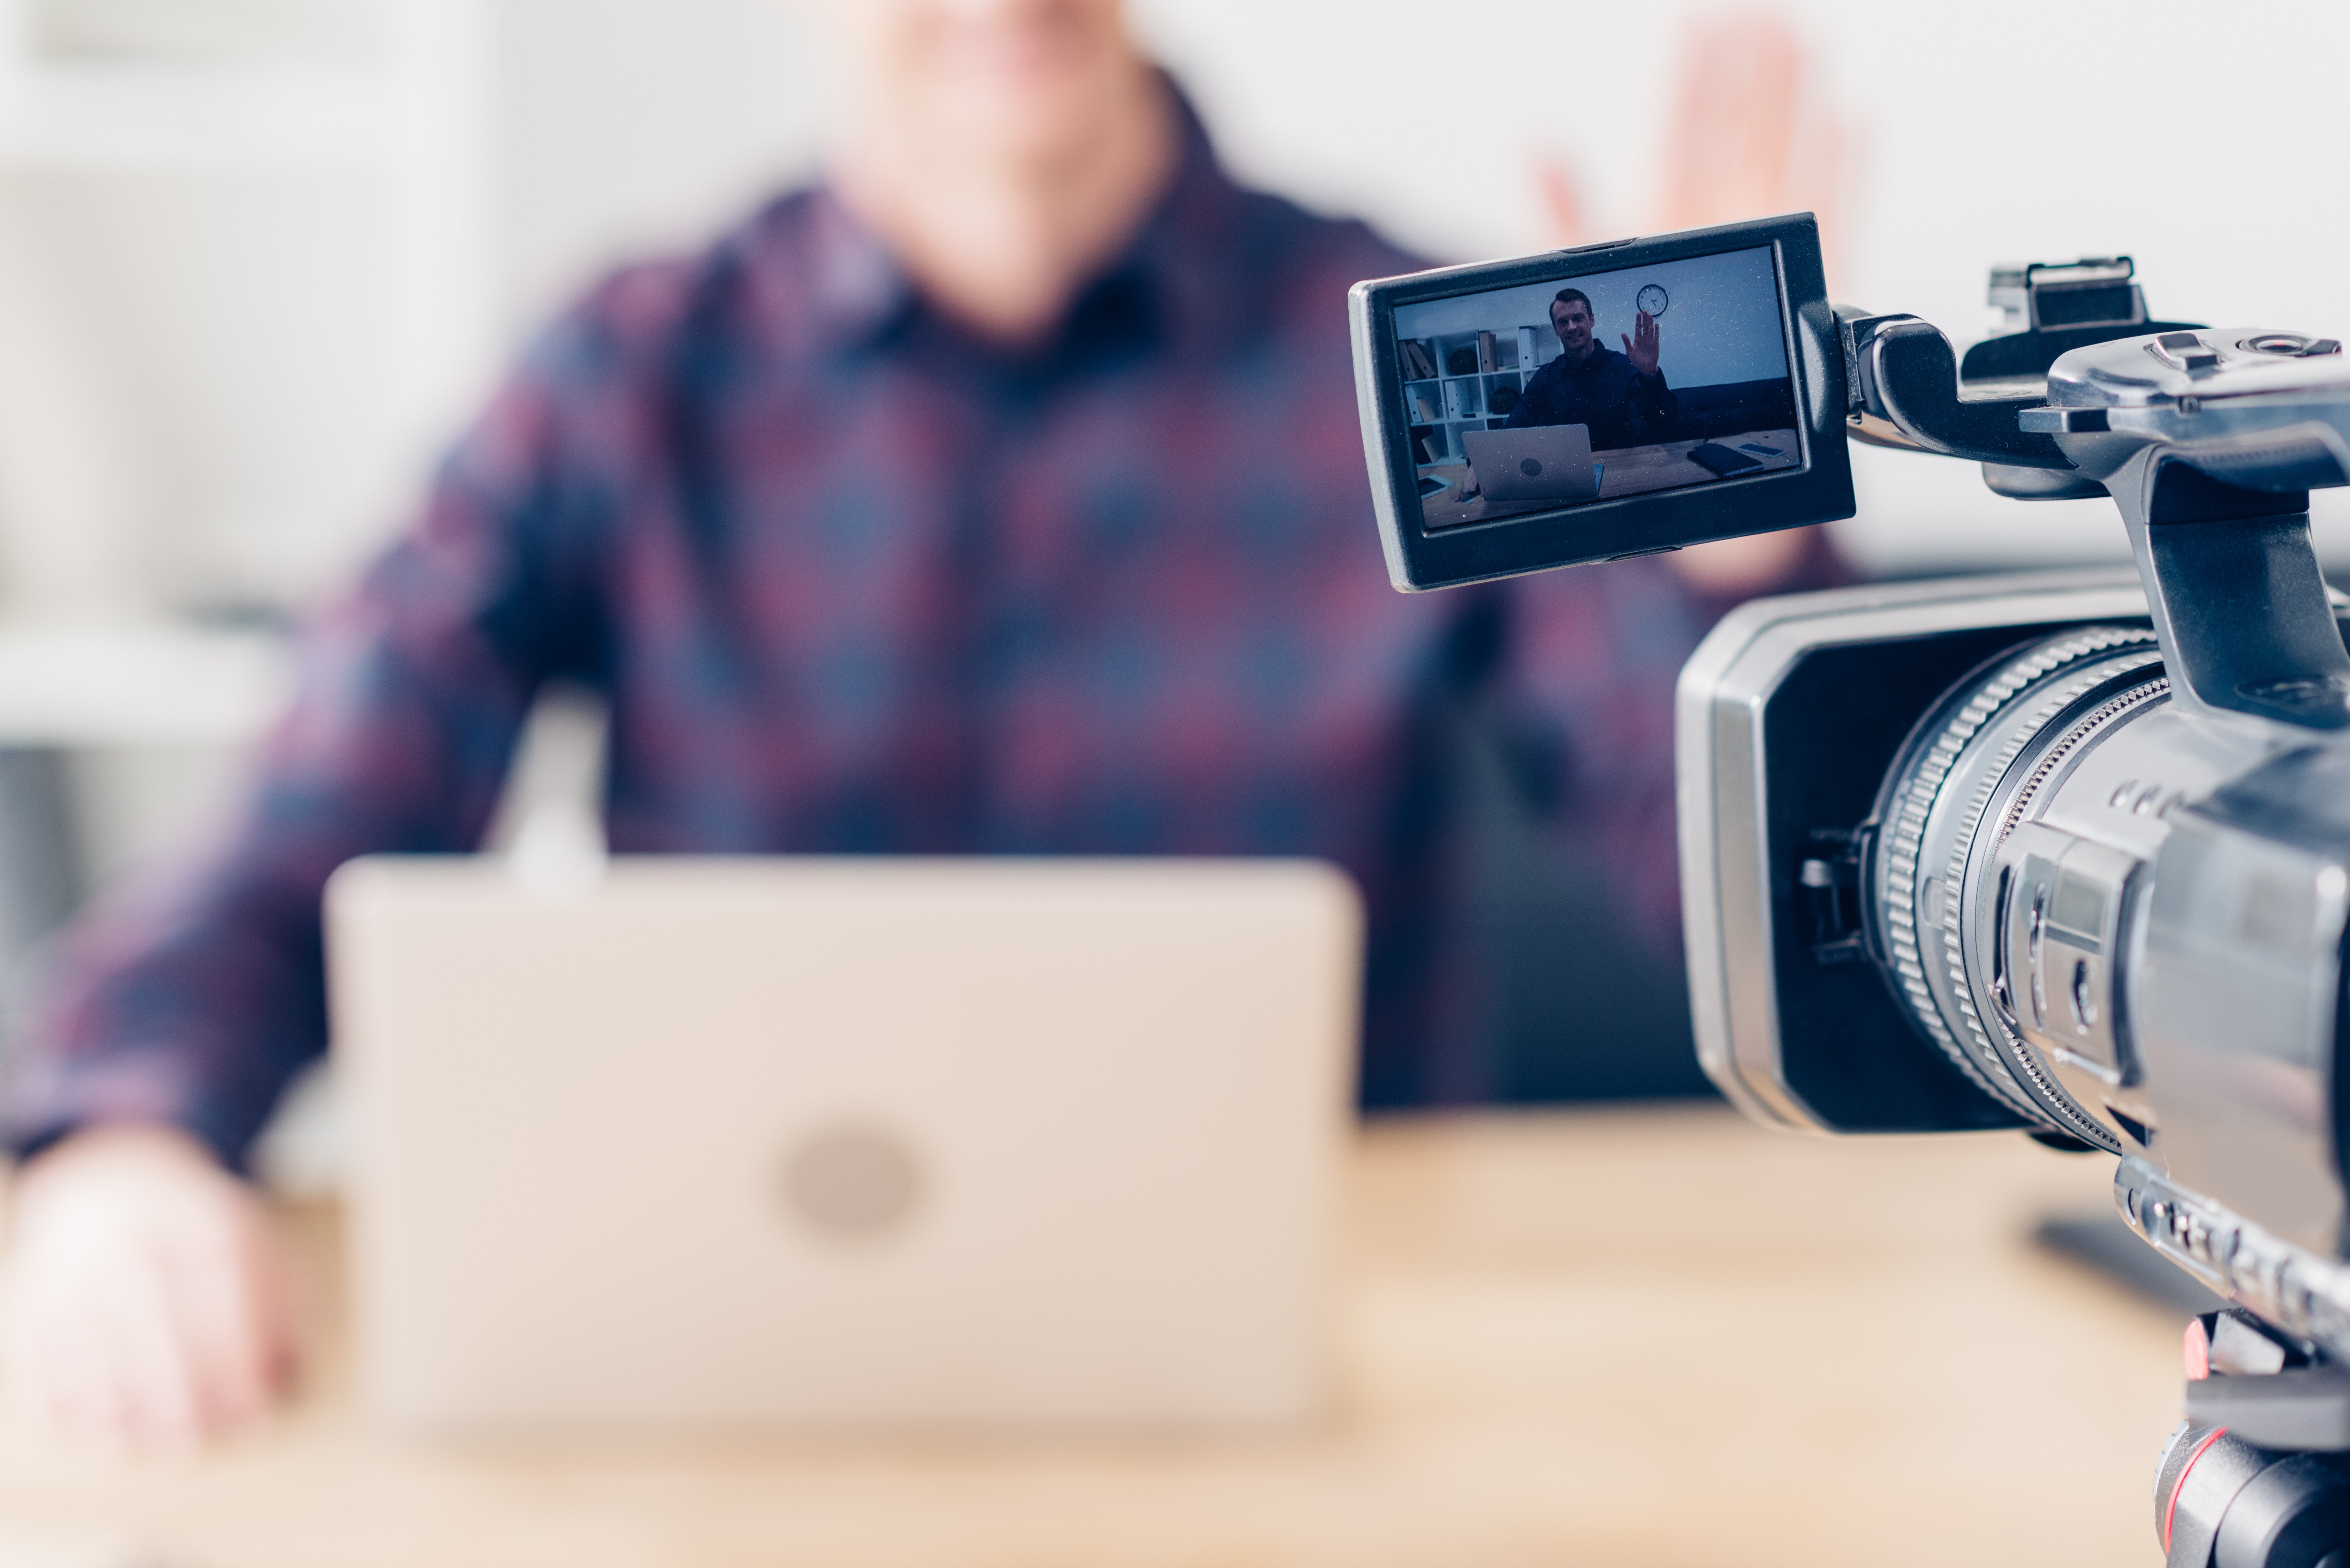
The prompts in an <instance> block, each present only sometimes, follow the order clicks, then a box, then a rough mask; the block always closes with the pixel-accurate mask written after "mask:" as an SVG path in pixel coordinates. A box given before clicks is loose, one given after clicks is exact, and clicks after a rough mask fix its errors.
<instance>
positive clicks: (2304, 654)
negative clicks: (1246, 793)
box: [1351, 215, 2350, 1568]
mask: <svg viewBox="0 0 2350 1568" xmlns="http://www.w3.org/2000/svg"><path fill="white" fill-rule="evenodd" d="M1991 283H1992V288H1991V296H1992V302H1993V303H1994V304H1995V305H1999V306H2002V309H2003V310H2004V312H2005V313H2006V317H2007V324H2008V326H2009V327H2011V328H2012V329H2011V330H2009V331H2007V332H2004V333H2002V334H1999V335H1996V336H1993V337H1990V338H1988V339H1986V340H1984V341H1983V342H1981V343H1978V344H1976V345H1975V346H1973V348H1970V350H1969V351H1968V353H1967V354H1966V355H1965V357H1964V358H1963V359H1961V358H1960V356H1959V355H1958V354H1957V353H1956V351H1955V350H1954V349H1953V348H1952V347H1951V345H1950V341H1949V339H1948V338H1947V337H1944V336H1943V335H1942V333H1941V332H1940V331H1939V330H1938V329H1937V328H1935V327H1932V326H1931V325H1929V323H1926V322H1924V321H1921V320H1918V318H1916V317H1907V316H1887V315H1878V314H1875V313H1872V312H1867V311H1863V310H1859V309H1856V308H1852V307H1836V306H1830V305H1829V303H1828V301H1827V298H1826V295H1825V286H1824V284H1823V281H1822V275H1821V268H1820V262H1819V252H1818V242H1817V234H1816V230H1815V228H1814V224H1813V223H1812V221H1811V219H1810V218H1809V217H1808V216H1807V215H1797V216H1794V217H1790V218H1781V219H1771V220H1764V221H1762V222H1758V223H1744V224H1734V225H1729V226H1727V227H1723V228H1720V229H1711V230H1703V231H1698V232H1695V233H1692V234H1678V235H1670V236H1666V237H1664V238H1662V239H1659V240H1636V241H1629V242H1624V243H1622V244H1616V245H1610V246H1601V247H1588V248H1586V249H1582V250H1577V251H1568V252H1559V253H1554V254H1550V255H1547V256H1540V257H1531V258H1525V259H1523V260H1520V261H1513V262H1507V263H1499V264H1492V265H1488V266H1481V267H1467V268H1451V269H1445V270H1443V271H1440V272H1438V273H1430V274H1421V275H1415V276H1413V277H1410V278H1404V279H1389V280H1378V281H1374V282H1371V283H1367V284H1363V285H1358V286H1357V287H1356V289H1355V291H1354V293H1353V296H1352V300H1351V304H1352V307H1353V320H1354V328H1355V338H1354V342H1355V352H1356V358H1357V385H1358V389H1359V392H1360V396H1361V402H1362V411H1363V421H1364V432H1365V442H1366V449H1367V455H1368V458H1369V462H1370V470H1371V478H1372V484H1373V490H1374V493H1375V496H1376V498H1377V501H1378V514H1379V522H1380V528H1381V534H1382V540H1383V543H1384V545H1385V547H1386V551H1387V556H1388V565H1389V569H1390V575H1391V576H1393V578H1394V579H1395V581H1396V583H1397V586H1398V587H1401V588H1405V589H1407V590H1419V589H1425V588H1432V587H1446V586H1450V585H1451V584H1453V583H1459V582H1470V581H1476V580H1481V579H1483V578H1488V577H1493V576H1507V575H1512V574H1514V573H1517V572H1523V571H1530V570H1536V569H1541V568H1544V567H1547V566H1568V565H1575V564H1579V563H1583V562H1588V561H1594V560H1604V559H1614V558H1620V557H1621V556H1627V555H1634V554H1642V553H1647V552H1649V551H1653V550H1661V549H1672V548H1678V547H1679V546H1681V545H1687V544H1693V543H1698V542H1701V541H1704V540H1709V539H1716V538H1723V537H1729V536H1732V535H1741V534H1748V533H1754V532H1761V531H1765V530H1769V529H1775V528H1781V527H1789V526H1796V525H1800V524H1810V523H1815V522H1824V521H1827V520H1830V519H1833V518H1835V517H1841V516H1846V515H1849V514H1851V512H1852V510H1853V501H1852V488H1851V478H1850V468H1849V463H1848V461H1847V452H1846V443H1847V442H1849V441H1867V442H1871V443H1875V444H1881V445H1888V446H1898V447H1903V448H1907V449H1909V450H1912V451H1916V452H1922V453H1929V454H1934V455H1940V456H1945V457H1954V458H1959V459H1961V460H1965V461H1970V462H1977V463H1979V464H1981V466H1982V474H1983V478H1984V480H1985V481H1986V482H1987V483H1989V484H1990V485H1991V488H1992V489H1993V490H1995V491H1997V492H1999V493H2002V494H2004V495H2009V496H2012V497H2014V498H2016V499H2018V500H2019V501H2026V502H2028V501H2031V500H2034V499H2052V498H2066V497H2087V496H2097V495H2106V496H2110V497H2111V498H2112V499H2113V500H2114V501H2115V502H2116V504H2117V507H2118V510H2119V513H2120V516H2121V522H2122V524H2123V526H2124V528H2125V530H2126V533H2127V535H2128V537H2129V541H2130V545H2131V548H2132V553H2133V556H2134V559H2135V565H2136V569H2135V570H2134V571H2130V570H2123V571H2106V572H2080V573H2062V574H2037V575H2028V576H2026V575H2011V576H1993V577H1976V578H1967V579H1947V580H1941V581H1934V582H1923V583H1908V584H1898V585H1879V586H1868V587H1853V588H1847V589H1841V590H1836V591H1832V592H1825V593H1815V594H1806V595H1798V596H1791V597H1780V598H1774V599H1765V600H1760V601H1757V602H1755V603H1752V604H1750V605H1747V606H1745V607H1742V608H1741V609H1739V610H1737V611H1734V612H1733V613H1731V615H1730V616H1729V617H1728V618H1725V619H1724V620H1723V621H1722V622H1721V625H1720V626H1719V627H1717V628H1715V630H1714V631H1713V632H1712V634H1711V636H1710V637H1708V638H1707V639H1706V640H1705V642H1704V643H1703V644H1702V645H1701V646H1700V649H1698V651H1697V653H1696V654H1695V656H1694V657H1693V658H1692V659H1690V663H1689V665H1688V667H1687V669H1686V670H1684V672H1683V674H1682V676H1681V680H1680V687H1679V700H1678V701H1679V711H1678V714H1677V724H1678V753H1679V833H1680V850H1681V877H1682V890H1683V904H1684V918H1685V920H1686V926H1687V938H1688V952H1689V965H1690V990H1691V998H1692V1005H1693V1009H1694V1013H1695V1028H1696V1035H1697V1039H1698V1042H1699V1050H1700V1055H1701V1057H1702V1058H1703V1062H1704V1065H1705V1068H1706V1070H1707V1072H1708V1074H1709V1075H1711V1078H1712V1079H1713V1081H1714V1082H1715V1083H1716V1084H1717V1085H1720V1087H1721V1090H1722V1092H1723V1093H1724V1094H1725V1095H1726V1096H1729V1097H1730V1099H1731V1101H1732V1102H1733V1103H1735V1104H1736V1105H1737V1106H1739V1107H1740V1108H1741V1109H1742V1111H1744V1112H1745V1113H1746V1114H1747V1115H1748V1116H1752V1117H1753V1118H1755V1119H1757V1120H1759V1121H1763V1122H1765V1123H1768V1124H1770V1125H1773V1126H1775V1127H1785V1128H1791V1129H1797V1130H1803V1131H1809V1132H1814V1133H1828V1134H1841V1133H1856V1134H1857V1133H1922V1132H1939V1131H1961V1130H1981V1129H1991V1128H2002V1127H2006V1128H2013V1129H2017V1130H2019V1131H2021V1132H2023V1133H2026V1134H2028V1135H2030V1136H2032V1137H2037V1138H2039V1139H2040V1140H2042V1141H2043V1142H2045V1143H2048V1144H2051V1145H2054V1146H2055V1147H2060V1148H2066V1149H2072V1150H2077V1151H2102V1152H2105V1153H2106V1154H2110V1155H2113V1156H2116V1157H2118V1159H2119V1164H2118V1167H2117V1172H2116V1187H2115V1193H2116V1204H2117V1207H2118V1208H2119V1210H2120V1211H2121V1214H2122V1217H2123V1219H2124V1220H2126V1222H2127V1223H2128V1225H2129V1226H2130V1227H2131V1229H2133V1230H2134V1231H2137V1234H2138V1235H2139V1236H2141V1237H2142V1238H2144V1239H2145V1240H2146V1241H2147V1242H2149V1243H2150V1244H2151V1245H2153V1246H2154V1247H2155V1248H2156V1249H2157V1250H2158V1251H2159V1252H2160V1253H2161V1254H2162V1255H2163V1256H2164V1257H2166V1258H2168V1259H2169V1260H2170V1261H2171V1262H2175V1263H2177V1264H2178V1265H2179V1266H2180V1267H2181V1268H2184V1269H2186V1270H2187V1271H2188V1272H2190V1273H2192V1274H2194V1275H2195V1276H2196V1277H2197V1278H2198V1279H2199V1280H2201V1281H2202V1282H2204V1283H2205V1284H2207V1285H2208V1286H2210V1288H2211V1289H2212V1290H2213V1291H2215V1292H2217V1293H2219V1294H2220V1295H2221V1296H2222V1297H2224V1298H2226V1299H2227V1300H2228V1301H2229V1302H2230V1303H2233V1307H2232V1308H2231V1310H2230V1312H2229V1313H2227V1314H2215V1315H2214V1316H2212V1317H2211V1318H2209V1319H2204V1320H2199V1321H2198V1323H2197V1324H2194V1325H2192V1326H2191V1327H2190V1330H2189V1355H2190V1362H2192V1361H2193V1360H2194V1356H2195V1353H2196V1347H2197V1346H2198V1345H2199V1346H2200V1348H2201V1356H2202V1359H2201V1362H2200V1364H2199V1365H2200V1368H2201V1370H2202V1371H2203V1372H2204V1373H2205V1374H2206V1375H2205V1376H2200V1377H2198V1378H2195V1379H2193V1380H2191V1381H2190V1382H2189V1386H2188V1412H2187V1413H2188V1420H2187V1421H2186V1422H2185V1423H2184V1424H2182V1426H2181V1428H2179V1430H2178V1432H2177V1433H2175V1434H2174V1435H2173V1438H2172V1441H2171V1444H2170V1447H2169V1449H2168V1451H2167V1453H2166V1455H2165V1458H2164V1462H2163V1466H2162V1471H2161V1474H2160V1475H2159V1476H2158V1487H2157V1493H2158V1495H2157V1499H2156V1503H2157V1510H2156V1511H2157V1526H2158V1534H2159V1536H2160V1539H2161V1541H2162V1544H2163V1547H2164V1550H2165V1552H2166V1555H2167V1560H2168V1563H2171V1564H2173V1565H2179V1564H2196V1565H2201V1564H2207V1563H2217V1564H2219V1565H2220V1568H2237V1565H2239V1564H2287V1563H2291V1564H2299V1565H2304V1568H2318V1565H2320V1564H2324V1565H2326V1568H2342V1564H2344V1563H2350V1371H2346V1370H2345V1364H2350V1261H2345V1260H2350V1202H2345V1131H2350V1084H2345V1076H2344V1075H2343V1074H2342V1073H2341V1072H2340V1071H2338V1070H2337V1063H2340V1062H2342V1061H2343V1060H2344V1052H2343V1044H2344V1041H2343V1033H2344V1031H2345V1027H2350V1008H2345V995H2344V984H2345V966H2344V944H2345V929H2350V651H2345V633H2344V628H2343V624H2342V622H2343V618H2344V617H2345V615H2350V603H2346V602H2345V600H2343V599H2342V598H2341V597H2339V596H2336V595H2335V594H2334V593H2333V592H2332V591H2331V590H2329V588H2328V587H2327V586H2326V584H2325V582H2324V578H2323V576H2321V575H2320V573H2319V569H2318V564H2317V559H2316V555H2315V551H2314V546H2313V544H2312V541H2311V536H2310V531H2309V519H2308V506H2309V496H2308V493H2309V492H2310V491H2311V490H2312V489H2314V488H2318V487H2323V486H2333V485H2341V484H2345V483H2350V363H2345V360H2346V359H2350V356H2345V354H2344V352H2343V350H2342V346H2341V344H2340V343H2339V342H2337V341H2335V340H2334V339H2331V338H2327V337H2319V336H2316V335H2314V334H2309V333H2302V332H2294V331H2288V330H2283V329H2279V328H2273V327H2228V328H2210V327H2199V326H2195V325H2192V324H2189V323H2183V322H2165V321H2154V320H2150V319H2149V318H2148V317H2147V309H2146V305H2145V299H2144V296H2143V294H2142V292H2141V291H2140V289H2139V287H2138V286H2137V283H2136V282H2135V281H2134V277H2133V268H2132V265H2131V264H2130V263H2129V261H2128V260H2127V259H2126V258H2115V259H2112V260H2103V261H2088V262H2075V263H2069V264H2064V265H2033V266H2027V267H2009V268H2000V269H1995V270H1994V272H1993V273H1992V279H1991ZM1611 333H1612V334H1613V335H1612V336H1609V335H1608V334H1611ZM1553 340H1555V348H1554V347H1553ZM1619 342H1620V344H1621V345H1622V347H1621V348H1605V347H1602V346H1603V345H1606V344H1610V343H1619ZM1463 347H1473V348H1475V350H1476V353H1477V358H1476V359H1475V361H1474V364H1473V366H1471V365H1469V364H1467V363H1465V362H1464V361H1462V360H1461V359H1460V358H1458V355H1459V353H1460V350H1461V348H1463ZM1509 348H1514V350H1515V352H1514V353H1511V352H1507V351H1506V350H1507V349H1509ZM1455 369H1461V370H1462V371H1464V372H1465V373H1463V374H1458V375H1455V374H1450V373H1449V372H1451V371H1453V370H1455ZM1421 371H1429V372H1431V374H1429V375H1420V374H1419V372H1421ZM1496 391H1500V392H1502V393H1503V394H1504V395H1503V396H1502V397H1500V398H1498V399H1497V398H1496V397H1495V395H1494V394H1495V393H1496ZM1480 393H1481V394H1482V401H1480V400H1477V399H1476V398H1474V397H1472V395H1471V394H1480ZM1497 406H1498V407H1500V408H1503V409H1506V412H1505V413H1504V412H1497ZM1576 424H1580V425H1581V426H1582V427H1583V432H1584V433H1583V435H1581V436H1577V435H1575V432H1574V431H1572V430H1571V429H1570V430H1567V431H1564V432H1562V431H1559V430H1558V429H1555V428H1554V427H1558V426H1570V427H1571V426H1574V425H1576ZM1586 447H1587V449H1588V452H1589V456H1588V459H1587V466H1586V459H1585V458H1584V457H1583V456H1582V455H1581V454H1583V453H1584V452H1585V451H1586ZM1708 449H1711V450H1708ZM1562 453H1564V454H1565V455H1564V456H1563V457H1562V456H1561V455H1560V454H1562ZM1742 458H1744V459H1748V460H1751V461H1747V462H1741V461H1740V459H1742ZM1562 469H1563V470H1565V471H1566V472H1558V471H1559V470H1562ZM1521 470H1523V472H1521ZM1535 470H1539V471H1540V472H1534V471H1535ZM1595 471H1596V472H1595Z"/></svg>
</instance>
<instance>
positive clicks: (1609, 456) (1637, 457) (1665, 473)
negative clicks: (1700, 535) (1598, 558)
mask: <svg viewBox="0 0 2350 1568" xmlns="http://www.w3.org/2000/svg"><path fill="white" fill-rule="evenodd" d="M1707 441H1713V442H1715V443H1716V444H1718V445H1721V446H1726V447H1729V448H1730V449H1731V451H1733V452H1734V451H1736V450H1737V449H1738V446H1739V443H1740V442H1742V441H1752V443H1754V444H1755V445H1757V446H1770V447H1776V448H1778V449H1779V451H1780V452H1783V453H1784V454H1785V455H1784V456H1782V457H1764V456H1763V454H1761V453H1760V452H1748V453H1746V454H1745V455H1746V456H1748V457H1752V458H1754V459H1756V460H1757V461H1758V462H1760V463H1761V464H1762V466H1761V467H1760V468H1749V469H1742V470H1740V471H1739V472H1737V473H1733V474H1730V475H1727V476H1725V475H1721V474H1717V473H1716V472H1713V470H1711V469H1710V468H1707V467H1706V466H1704V465H1703V464H1702V463H1699V462H1692V461H1691V460H1690V455H1689V454H1690V452H1693V451H1695V450H1696V449H1697V448H1699V447H1700V446H1703V445H1705V444H1706V442H1707ZM1802 452H1803V448H1802V447H1800V446H1798V445H1797V444H1796V442H1795V432H1794V431H1746V432H1745V433H1744V434H1742V435H1726V436H1707V437H1704V438H1702V439H1700V440H1696V441H1666V442H1664V443H1663V444H1662V445H1659V446H1634V447H1625V448H1623V449H1622V450H1620V451H1617V452H1594V453H1593V454H1592V455H1593V456H1594V457H1596V458H1597V459H1598V460H1599V462H1600V464H1601V467H1600V471H1599V495H1598V499H1599V500H1602V501H1607V500H1611V499H1613V498H1615V497H1616V496H1619V495H1638V494H1642V493H1646V492H1648V491H1651V490H1678V489H1679V488H1681V487H1682V486H1684V485H1690V484H1711V483H1715V482H1716V481H1718V480H1720V479H1722V478H1724V477H1728V478H1731V479H1741V478H1743V477H1745V476H1746V475H1747V474H1751V473H1768V472H1771V471H1772V470H1773V469H1780V468H1793V467H1794V466H1795V464H1796V462H1798V461H1799V460H1800V458H1801V455H1802ZM1420 472H1422V473H1425V474H1428V475H1429V476H1430V477H1431V478H1436V479H1441V480H1444V481H1446V482H1447V483H1451V485H1452V486H1453V487H1454V488H1452V489H1451V490H1440V491H1439V492H1437V493H1435V494H1434V495H1431V496H1429V497H1428V498H1427V499H1426V500H1424V501H1422V502H1421V503H1420V517H1421V519H1422V521H1423V522H1424V523H1425V524H1427V526H1429V527H1430V528H1454V527H1460V526H1462V525H1464V524H1471V523H1492V522H1497V521H1499V520H1500V519H1502V518H1503V517H1518V516H1523V515H1524V514H1528V513H1532V512H1550V511H1555V510H1556V509H1557V507H1558V503H1557V502H1555V501H1506V502H1500V503H1496V502H1494V501H1492V499H1491V498H1490V497H1487V496H1483V495H1480V496H1477V497H1475V498H1474V499H1472V500H1469V501H1463V500H1461V494H1460V489H1459V486H1460V483H1461V480H1462V479H1463V478H1465V477H1466V476H1467V474H1468V472H1469V465H1468V464H1467V463H1465V462H1448V463H1440V464H1439V465H1437V466H1435V467H1433V468H1425V469H1422V470H1421V471H1420Z"/></svg>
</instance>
